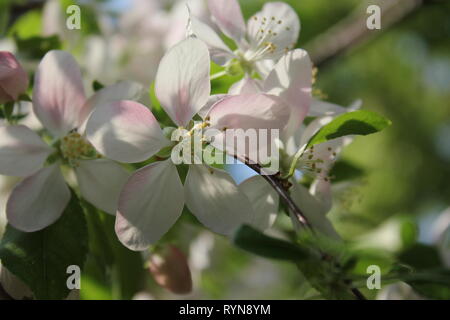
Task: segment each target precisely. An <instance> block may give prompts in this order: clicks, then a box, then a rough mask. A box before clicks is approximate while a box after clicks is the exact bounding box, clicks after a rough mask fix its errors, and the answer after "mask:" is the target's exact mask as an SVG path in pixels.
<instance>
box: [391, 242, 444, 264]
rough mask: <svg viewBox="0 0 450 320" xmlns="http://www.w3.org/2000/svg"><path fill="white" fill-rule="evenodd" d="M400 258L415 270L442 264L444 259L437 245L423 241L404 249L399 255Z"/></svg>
mask: <svg viewBox="0 0 450 320" xmlns="http://www.w3.org/2000/svg"><path fill="white" fill-rule="evenodd" d="M399 260H400V262H401V263H404V264H407V265H409V266H411V267H413V268H414V269H415V270H426V269H433V268H439V267H441V266H442V260H441V258H440V255H439V252H438V250H437V249H436V248H435V247H432V246H428V245H425V244H421V243H416V244H415V245H414V246H412V247H410V248H408V249H407V250H405V251H403V252H402V253H401V254H400V255H399Z"/></svg>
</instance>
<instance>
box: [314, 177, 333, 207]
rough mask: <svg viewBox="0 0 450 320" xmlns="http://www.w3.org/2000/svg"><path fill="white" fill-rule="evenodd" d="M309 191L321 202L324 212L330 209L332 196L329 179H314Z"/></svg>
mask: <svg viewBox="0 0 450 320" xmlns="http://www.w3.org/2000/svg"><path fill="white" fill-rule="evenodd" d="M309 192H310V193H311V195H313V196H314V197H315V198H316V199H317V201H319V202H321V203H322V205H323V206H324V210H325V211H326V212H328V211H330V210H331V207H332V205H333V198H332V194H331V182H330V179H326V180H325V179H316V180H314V181H313V183H312V184H311V187H310V188H309Z"/></svg>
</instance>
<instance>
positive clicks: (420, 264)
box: [399, 243, 450, 300]
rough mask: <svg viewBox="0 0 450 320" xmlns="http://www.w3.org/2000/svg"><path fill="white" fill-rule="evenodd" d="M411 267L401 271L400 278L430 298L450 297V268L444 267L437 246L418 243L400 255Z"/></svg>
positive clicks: (402, 260)
mask: <svg viewBox="0 0 450 320" xmlns="http://www.w3.org/2000/svg"><path fill="white" fill-rule="evenodd" d="M399 260H400V262H401V263H403V264H404V265H407V266H410V268H403V269H400V271H399V274H400V276H399V279H401V280H403V281H404V282H406V283H408V284H409V285H410V286H411V287H412V288H413V289H414V290H415V291H416V292H417V293H419V294H420V295H422V296H424V297H427V298H430V299H445V300H447V299H450V270H448V269H444V268H442V260H441V257H440V254H439V252H438V250H437V249H436V248H435V247H432V246H428V245H425V244H420V243H416V244H415V245H413V246H411V247H409V248H408V249H407V250H405V251H404V252H402V253H401V254H400V255H399Z"/></svg>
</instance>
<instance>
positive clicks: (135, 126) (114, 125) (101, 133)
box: [86, 101, 169, 162]
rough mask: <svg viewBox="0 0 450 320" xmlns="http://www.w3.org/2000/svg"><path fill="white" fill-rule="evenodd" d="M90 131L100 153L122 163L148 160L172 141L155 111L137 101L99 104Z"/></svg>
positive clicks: (89, 136)
mask: <svg viewBox="0 0 450 320" xmlns="http://www.w3.org/2000/svg"><path fill="white" fill-rule="evenodd" d="M86 133H87V137H88V140H89V141H90V142H91V143H92V144H93V145H94V147H95V148H96V149H97V150H98V151H99V152H101V153H102V154H104V155H106V156H107V157H108V158H110V159H113V160H116V161H119V162H140V161H144V160H147V159H148V158H150V157H151V156H152V155H154V154H155V153H156V152H158V151H159V150H160V149H161V148H163V147H164V146H166V145H167V144H168V143H169V141H168V140H167V139H166V138H165V137H164V135H163V133H162V130H161V128H160V126H159V124H158V121H157V120H156V119H155V117H154V116H153V114H152V112H151V111H150V110H149V109H148V108H147V107H145V106H144V105H142V104H140V103H138V102H134V101H115V102H110V103H106V104H104V105H99V106H97V107H96V108H95V110H94V112H92V115H91V116H90V117H89V120H88V123H87V126H86Z"/></svg>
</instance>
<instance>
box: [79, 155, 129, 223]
mask: <svg viewBox="0 0 450 320" xmlns="http://www.w3.org/2000/svg"><path fill="white" fill-rule="evenodd" d="M75 173H76V176H77V181H78V186H79V187H80V192H81V194H82V196H83V198H84V199H86V200H87V201H89V202H90V203H92V204H93V205H94V206H96V207H97V208H99V209H101V210H103V211H105V212H107V213H109V214H113V215H115V214H116V211H117V205H118V203H119V194H120V191H121V190H122V187H123V186H124V185H125V182H126V181H127V180H128V178H129V176H130V175H129V174H128V172H127V171H126V170H125V169H124V168H122V167H121V166H120V165H118V164H117V163H115V162H113V161H111V160H108V159H97V160H83V161H80V165H79V166H78V167H77V168H76V169H75Z"/></svg>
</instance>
